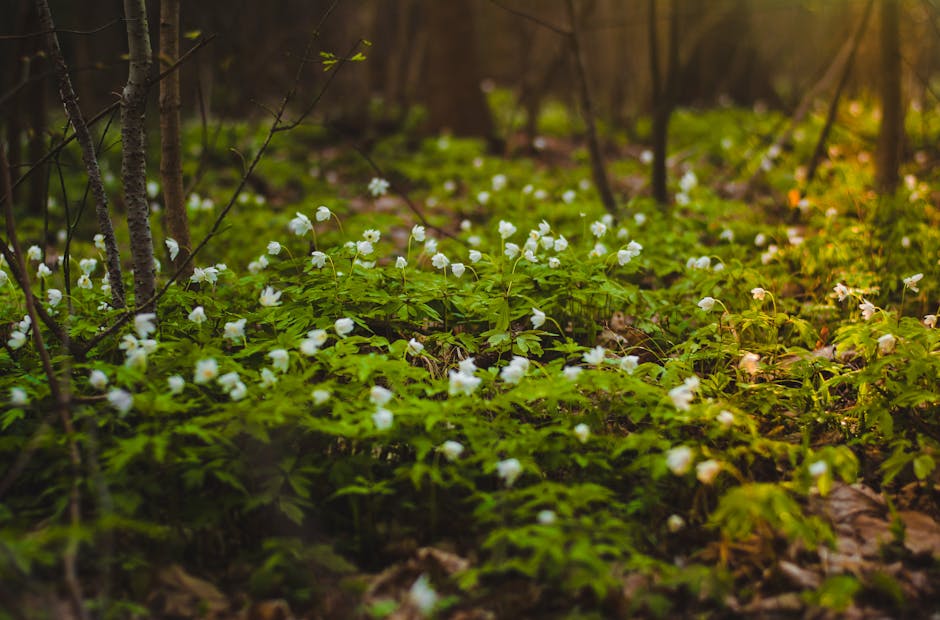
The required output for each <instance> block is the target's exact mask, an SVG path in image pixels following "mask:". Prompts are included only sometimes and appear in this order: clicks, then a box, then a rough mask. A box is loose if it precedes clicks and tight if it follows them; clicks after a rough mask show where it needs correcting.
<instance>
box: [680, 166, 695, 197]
mask: <svg viewBox="0 0 940 620" xmlns="http://www.w3.org/2000/svg"><path fill="white" fill-rule="evenodd" d="M696 185H698V177H696V176H695V173H694V172H692V171H691V170H689V171H688V172H686V173H685V174H683V175H682V178H681V179H679V189H681V190H682V191H683V192H685V193H686V194H688V193H689V192H690V191H692V189H693V188H694V187H695V186H696Z"/></svg>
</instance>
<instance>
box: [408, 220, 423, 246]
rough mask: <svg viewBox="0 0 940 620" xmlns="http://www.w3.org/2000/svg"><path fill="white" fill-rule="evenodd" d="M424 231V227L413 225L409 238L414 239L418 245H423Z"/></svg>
mask: <svg viewBox="0 0 940 620" xmlns="http://www.w3.org/2000/svg"><path fill="white" fill-rule="evenodd" d="M425 234H426V231H425V229H424V226H421V225H420V224H415V225H414V226H412V227H411V236H412V237H414V240H415V241H417V242H418V243H424V239H425Z"/></svg>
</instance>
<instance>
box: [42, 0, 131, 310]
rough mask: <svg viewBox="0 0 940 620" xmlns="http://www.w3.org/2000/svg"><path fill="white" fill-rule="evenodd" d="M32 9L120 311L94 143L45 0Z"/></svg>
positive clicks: (117, 258) (117, 268)
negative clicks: (85, 176) (92, 204)
mask: <svg viewBox="0 0 940 620" xmlns="http://www.w3.org/2000/svg"><path fill="white" fill-rule="evenodd" d="M36 9H37V11H39V23H40V26H41V27H42V29H43V30H44V31H47V32H48V34H47V35H46V48H47V50H48V52H49V57H50V58H51V60H52V64H53V66H54V67H55V73H56V79H57V81H58V85H59V97H60V98H61V99H62V105H63V106H64V107H65V115H66V116H67V117H68V119H69V123H71V125H72V128H73V129H74V130H75V139H76V141H77V142H78V144H79V146H80V147H81V150H82V161H83V162H84V164H85V171H86V173H87V174H88V184H89V187H90V189H91V195H92V197H93V198H94V200H95V215H96V217H97V220H98V231H99V232H100V233H101V234H102V236H104V245H105V263H106V265H107V269H108V280H109V283H110V284H111V305H112V306H114V307H115V308H123V307H124V305H125V303H126V302H125V294H124V280H123V279H122V276H121V255H120V253H119V252H118V247H117V240H116V239H115V238H114V226H113V225H112V224H111V214H110V212H109V211H108V196H107V194H106V193H105V191H104V183H103V182H102V180H101V169H100V168H99V167H98V157H97V156H96V154H95V142H94V140H93V139H92V137H91V132H90V131H89V130H88V125H87V124H86V123H85V117H84V116H83V115H82V110H81V108H80V107H79V106H78V97H77V96H76V95H75V89H74V88H72V80H71V78H70V77H69V70H68V66H67V65H66V64H65V58H64V57H63V56H62V50H61V48H60V47H59V39H58V37H57V36H56V33H55V23H54V22H53V20H52V12H51V11H50V10H49V3H48V1H47V0H36Z"/></svg>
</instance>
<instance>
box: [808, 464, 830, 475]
mask: <svg viewBox="0 0 940 620" xmlns="http://www.w3.org/2000/svg"><path fill="white" fill-rule="evenodd" d="M807 469H808V471H809V475H810V476H812V477H813V478H819V477H820V476H822V475H823V474H825V473H826V472H827V471H829V464H828V463H826V461H813V462H812V463H810V465H809V467H808V468H807Z"/></svg>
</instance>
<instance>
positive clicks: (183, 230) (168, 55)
mask: <svg viewBox="0 0 940 620" xmlns="http://www.w3.org/2000/svg"><path fill="white" fill-rule="evenodd" d="M179 31H180V0H161V1H160V62H161V64H162V65H166V66H170V65H172V64H173V63H174V62H176V60H177V59H178V58H179V55H180V50H179ZM160 155H161V156H160V177H161V181H162V186H163V208H164V213H165V214H166V228H167V233H168V234H169V236H170V237H171V238H173V239H174V240H175V241H176V242H177V243H178V244H179V248H180V251H179V254H178V255H177V256H176V259H175V260H174V261H173V268H174V270H176V269H179V268H180V267H182V266H184V265H185V267H186V269H185V271H184V273H183V274H182V277H183V279H184V280H188V279H189V276H190V275H192V272H193V265H192V263H190V262H188V261H187V260H186V259H187V258H189V253H190V251H192V240H191V239H190V236H189V218H188V217H187V215H186V205H185V204H184V202H183V164H182V159H181V156H180V74H179V70H176V71H174V72H172V73H170V74H169V75H167V76H166V77H165V78H164V79H163V81H162V82H160Z"/></svg>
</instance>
